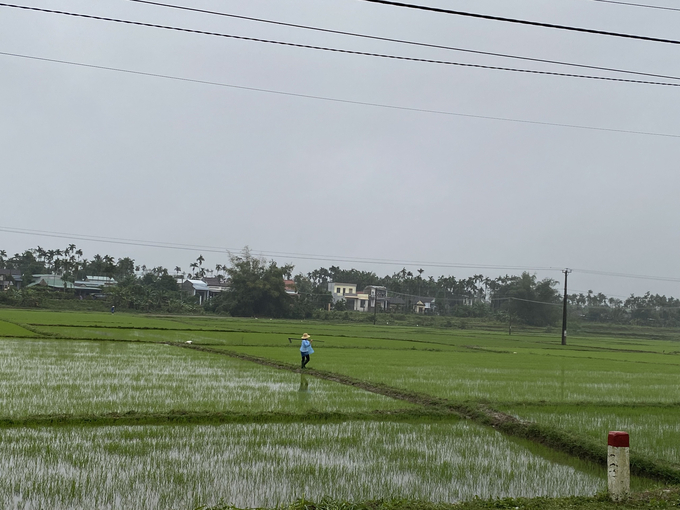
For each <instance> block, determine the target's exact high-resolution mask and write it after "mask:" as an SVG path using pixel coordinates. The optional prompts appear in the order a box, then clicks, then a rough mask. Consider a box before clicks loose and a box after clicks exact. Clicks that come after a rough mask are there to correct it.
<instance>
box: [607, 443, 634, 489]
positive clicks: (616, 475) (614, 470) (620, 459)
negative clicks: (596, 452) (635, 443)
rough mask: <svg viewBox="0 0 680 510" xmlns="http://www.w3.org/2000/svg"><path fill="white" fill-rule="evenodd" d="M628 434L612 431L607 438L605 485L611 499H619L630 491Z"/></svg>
mask: <svg viewBox="0 0 680 510" xmlns="http://www.w3.org/2000/svg"><path fill="white" fill-rule="evenodd" d="M629 447H630V436H629V435H628V432H620V431H612V432H610V433H609V438H608V440H607V487H608V488H609V496H610V497H611V498H612V501H621V500H623V499H626V498H627V497H628V494H629V493H630V453H629V449H630V448H629Z"/></svg>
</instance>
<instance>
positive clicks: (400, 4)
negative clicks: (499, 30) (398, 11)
mask: <svg viewBox="0 0 680 510" xmlns="http://www.w3.org/2000/svg"><path fill="white" fill-rule="evenodd" d="M361 1H363V2H370V3H374V4H383V5H391V6H394V7H406V8H408V9H418V10H422V11H430V12H438V13H443V14H453V15H456V16H466V17H469V18H479V19H485V20H491V21H503V22H506V23H517V24H520V25H530V26H535V27H543V28H553V29H557V30H568V31H571V32H582V33H586V34H596V35H607V36H611V37H623V38H626V39H637V40H641V41H650V42H660V43H667V44H680V41H678V40H675V39H661V38H657V37H647V36H644V35H634V34H624V33H620V32H607V31H604V30H594V29H590V28H581V27H571V26H567V25H556V24H554V23H541V22H538V21H529V20H522V19H515V18H503V17H500V16H490V15H487V14H476V13H472V12H464V11H454V10H451V9H441V8H438V7H428V6H425V5H414V4H407V3H403V2H393V1H391V0H361Z"/></svg>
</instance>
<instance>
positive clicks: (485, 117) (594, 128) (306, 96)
mask: <svg viewBox="0 0 680 510" xmlns="http://www.w3.org/2000/svg"><path fill="white" fill-rule="evenodd" d="M0 55H4V56H8V57H16V58H25V59H29V60H37V61H42V62H51V63H56V64H66V65H72V66H76V67H84V68H90V69H99V70H105V71H114V72H120V73H125V74H132V75H140V76H148V77H153V78H162V79H166V80H176V81H183V82H189V83H197V84H202V85H213V86H216V87H225V88H232V89H237V90H246V91H251V92H262V93H266V94H275V95H281V96H289V97H297V98H303V99H313V100H317V101H328V102H333V103H341V104H351V105H357V106H369V107H373V108H385V109H390V110H401V111H407V112H416V113H428V114H434V115H447V116H453V117H463V118H472V119H481V120H492V121H498V122H515V123H520V124H530V125H539V126H551V127H563V128H568V129H585V130H591V131H603V132H610V133H622V134H633V135H643V136H659V137H666V138H680V135H676V134H672V133H655V132H651V131H635V130H628V129H615V128H604V127H597V126H582V125H578V124H561V123H558V122H543V121H537V120H526V119H513V118H509V117H493V116H488V115H475V114H468V113H459V112H450V111H444V110H430V109H427V108H412V107H408V106H397V105H389V104H382V103H372V102H367V101H354V100H350V99H340V98H332V97H325V96H315V95H310V94H299V93H295V92H284V91H280V90H273V89H262V88H257V87H246V86H242V85H233V84H228V83H220V82H214V81H207V80H197V79H193V78H183V77H180V76H172V75H167V74H158V73H149V72H144V71H134V70H130V69H122V68H117V67H107V66H100V65H94V64H85V63H82V62H72V61H68V60H58V59H51V58H44V57H36V56H33V55H22V54H19V53H8V52H3V51H0Z"/></svg>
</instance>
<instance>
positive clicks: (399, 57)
mask: <svg viewBox="0 0 680 510" xmlns="http://www.w3.org/2000/svg"><path fill="white" fill-rule="evenodd" d="M0 6H2V7H9V8H16V9H23V10H28V11H37V12H44V13H49V14H59V15H64V16H72V17H77V18H86V19H94V20H98V21H109V22H113V23H121V24H125V25H135V26H142V27H148V28H159V29H163V30H172V31H178V32H185V33H192V34H199V35H210V36H215V37H224V38H228V39H236V40H242V41H250V42H260V43H266V44H275V45H280V46H287V47H293V48H304V49H311V50H318V51H328V52H332V53H342V54H348V55H361V56H366V57H375V58H383V59H390V60H398V61H406V62H420V63H427V64H439V65H449V66H456V67H467V68H475V69H486V70H494V71H508V72H516V73H525V74H536V75H548V76H560V77H563V78H581V79H590V80H602V81H611V82H622V83H635V84H641V85H658V86H664V87H680V83H665V82H657V81H647V80H632V79H627V78H614V77H608V76H592V75H585V74H573V73H558V72H555V71H538V70H535V69H519V68H513V67H500V66H490V65H482V64H470V63H464V62H453V61H449V60H435V59H426V58H418V57H405V56H403V55H390V54H386V53H373V52H366V51H356V50H347V49H342V48H331V47H328V46H315V45H310V44H300V43H292V42H288V41H276V40H273V39H262V38H258V37H247V36H241V35H234V34H225V33H221V32H209V31H205V30H196V29H190V28H182V27H175V26H169V25H159V24H155V23H145V22H141V21H131V20H123V19H119V18H109V17H104V16H94V15H91V14H82V13H74V12H68V11H57V10H53V9H42V8H39V7H27V6H22V5H15V4H7V3H0Z"/></svg>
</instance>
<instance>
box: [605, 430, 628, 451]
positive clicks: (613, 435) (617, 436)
mask: <svg viewBox="0 0 680 510" xmlns="http://www.w3.org/2000/svg"><path fill="white" fill-rule="evenodd" d="M607 444H608V445H609V446H615V447H618V448H628V447H629V446H630V436H629V435H628V432H619V431H612V432H610V433H609V439H608V441H607Z"/></svg>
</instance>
